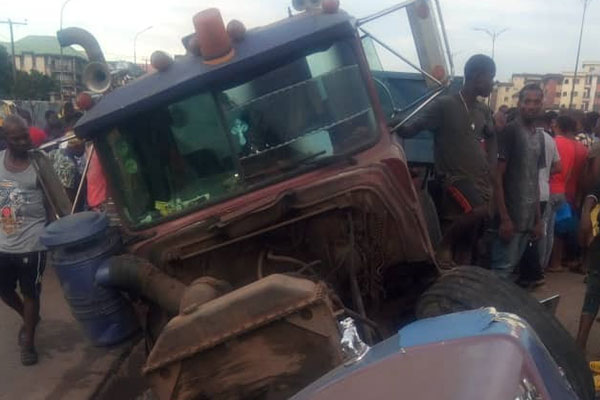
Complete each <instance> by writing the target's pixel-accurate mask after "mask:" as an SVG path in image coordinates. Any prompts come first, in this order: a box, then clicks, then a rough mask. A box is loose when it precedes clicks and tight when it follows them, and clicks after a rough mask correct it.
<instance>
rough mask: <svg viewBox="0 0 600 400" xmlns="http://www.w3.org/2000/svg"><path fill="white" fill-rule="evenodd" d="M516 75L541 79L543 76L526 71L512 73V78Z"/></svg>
mask: <svg viewBox="0 0 600 400" xmlns="http://www.w3.org/2000/svg"><path fill="white" fill-rule="evenodd" d="M517 76H519V77H521V76H522V77H525V78H539V79H542V78H543V77H544V75H542V74H528V73H526V72H524V73H521V74H513V75H512V77H513V78H515V77H517Z"/></svg>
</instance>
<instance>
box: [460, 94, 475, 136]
mask: <svg viewBox="0 0 600 400" xmlns="http://www.w3.org/2000/svg"><path fill="white" fill-rule="evenodd" d="M458 95H459V96H460V99H461V100H462V103H463V106H465V111H467V116H468V117H469V120H471V110H470V109H469V106H468V105H467V102H466V101H465V97H464V96H463V93H462V89H461V90H459V91H458ZM471 130H472V131H473V132H475V123H474V122H473V121H472V120H471Z"/></svg>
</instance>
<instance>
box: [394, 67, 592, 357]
mask: <svg viewBox="0 0 600 400" xmlns="http://www.w3.org/2000/svg"><path fill="white" fill-rule="evenodd" d="M495 74H496V66H495V64H494V61H493V60H492V59H491V58H489V57H487V56H484V55H475V56H473V57H471V58H470V59H469V61H468V62H467V64H466V66H465V72H464V76H465V81H464V85H463V87H462V89H461V90H460V91H459V92H458V93H456V94H449V95H445V96H441V97H440V98H438V99H437V100H435V101H434V102H433V103H432V104H431V105H430V106H429V107H428V108H427V109H426V110H425V111H424V112H423V113H421V115H420V116H419V117H417V118H416V119H415V120H414V121H413V122H411V123H409V124H408V125H406V126H401V127H399V128H397V134H398V135H400V136H401V137H412V136H414V135H416V134H417V133H418V132H420V131H423V130H430V131H432V132H434V149H435V175H436V179H435V182H436V183H437V186H438V187H441V190H439V191H438V192H437V193H439V195H437V196H436V197H437V200H438V201H437V205H438V212H439V214H440V219H441V221H442V226H443V233H444V234H443V238H442V240H441V241H440V243H439V244H438V246H437V260H438V263H439V265H440V267H442V268H452V267H453V266H455V265H457V264H463V265H481V266H483V267H487V268H489V269H491V270H492V271H494V272H495V273H496V274H497V275H498V276H500V277H502V278H504V279H512V280H514V281H515V282H516V283H517V284H519V285H521V286H523V287H525V288H528V289H533V288H536V287H538V286H540V285H543V284H544V283H545V274H546V273H556V272H562V271H567V270H571V271H574V272H580V273H582V274H587V276H586V278H585V279H586V282H587V294H586V299H585V304H584V307H583V310H582V316H581V324H580V330H579V335H578V342H579V344H580V345H581V347H582V348H585V345H586V342H587V336H588V334H589V331H590V328H591V326H592V323H593V321H594V318H595V317H596V314H597V313H598V309H599V308H600V238H598V239H597V238H596V236H595V234H597V233H598V223H597V222H596V220H597V219H598V214H600V213H599V212H598V210H599V209H600V206H598V203H599V199H600V139H599V137H600V114H598V113H596V112H591V113H587V114H586V113H584V112H582V111H578V110H566V109H565V110H561V111H559V112H555V111H545V110H544V109H543V104H544V91H543V90H542V88H541V87H540V86H538V85H536V84H529V85H526V86H525V87H524V88H523V89H522V90H521V91H520V93H519V100H518V106H517V107H515V108H512V109H510V108H508V107H507V106H503V107H500V109H499V111H498V112H496V113H495V114H493V113H492V112H491V110H490V109H489V108H488V106H487V105H486V104H485V102H483V101H481V98H487V97H489V95H490V94H491V92H492V88H493V80H494V77H495Z"/></svg>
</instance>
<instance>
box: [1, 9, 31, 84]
mask: <svg viewBox="0 0 600 400" xmlns="http://www.w3.org/2000/svg"><path fill="white" fill-rule="evenodd" d="M0 24H8V26H9V28H10V54H11V56H12V73H13V84H16V83H17V59H16V57H15V36H14V34H13V25H27V20H25V22H15V21H13V20H11V19H10V18H9V19H7V20H6V21H0Z"/></svg>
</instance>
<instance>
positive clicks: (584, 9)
mask: <svg viewBox="0 0 600 400" xmlns="http://www.w3.org/2000/svg"><path fill="white" fill-rule="evenodd" d="M591 1H592V0H583V16H582V17H581V30H580V31H579V44H578V45H577V59H576V61H575V75H574V76H573V82H572V83H571V99H570V100H569V109H571V108H572V107H573V97H574V94H575V80H576V79H577V72H579V56H581V42H582V40H583V28H584V27H585V15H586V14H587V9H588V6H589V5H590V2H591Z"/></svg>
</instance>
